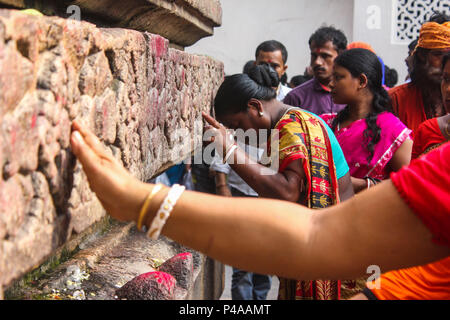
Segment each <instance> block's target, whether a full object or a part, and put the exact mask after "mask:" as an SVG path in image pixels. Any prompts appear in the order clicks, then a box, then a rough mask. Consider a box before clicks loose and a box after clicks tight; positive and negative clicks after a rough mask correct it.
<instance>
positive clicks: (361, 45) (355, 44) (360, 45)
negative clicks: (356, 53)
mask: <svg viewBox="0 0 450 320" xmlns="http://www.w3.org/2000/svg"><path fill="white" fill-rule="evenodd" d="M357 48H360V49H367V50H369V51H372V52H373V53H375V50H373V48H372V46H371V45H370V44H368V43H365V42H352V43H350V44H349V45H348V46H347V49H348V50H350V49H357Z"/></svg>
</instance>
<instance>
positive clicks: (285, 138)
mask: <svg viewBox="0 0 450 320" xmlns="http://www.w3.org/2000/svg"><path fill="white" fill-rule="evenodd" d="M278 82H279V80H278V75H277V73H276V72H275V71H274V70H273V69H272V68H271V67H270V66H268V65H259V66H254V67H253V68H252V69H251V70H250V71H249V73H248V75H247V74H237V75H233V76H230V77H226V78H225V81H224V83H223V84H222V85H221V87H220V88H219V90H218V92H217V95H216V98H215V101H214V106H215V114H216V117H217V119H218V120H219V121H220V122H221V123H223V125H222V124H220V123H219V122H217V121H216V120H215V119H213V118H211V117H209V116H208V115H204V117H205V119H206V120H207V121H208V122H209V123H210V124H211V125H212V127H210V128H209V129H212V130H214V131H215V139H214V140H215V142H216V144H217V145H216V148H217V151H218V153H219V154H220V156H221V157H222V159H223V160H224V161H227V162H229V164H230V166H231V167H232V169H233V170H234V171H235V172H236V173H237V174H239V175H240V176H241V178H242V179H243V180H245V181H246V183H247V184H248V185H249V186H251V187H252V188H253V189H254V190H255V191H256V192H257V193H258V194H259V195H260V197H265V198H274V199H281V200H288V201H292V202H296V203H300V204H303V205H306V206H308V207H309V208H325V207H328V206H331V205H334V204H337V203H339V202H340V200H346V199H348V198H349V197H351V196H352V195H353V190H352V186H351V181H350V177H349V175H348V166H347V164H346V162H345V159H344V157H343V154H342V151H341V149H340V147H339V144H338V142H337V140H336V138H335V137H334V134H333V133H332V132H331V130H330V129H329V127H327V126H326V125H325V123H324V122H323V121H322V120H321V119H320V118H319V117H318V116H316V115H313V114H312V113H309V112H306V111H303V110H301V109H299V108H292V107H290V106H287V105H284V104H283V103H282V102H279V101H278V100H277V99H276V92H275V90H274V89H273V88H277V86H278ZM227 128H229V129H243V130H244V131H247V130H256V131H258V130H266V131H269V130H275V131H274V132H276V134H278V135H279V136H278V138H277V139H274V138H273V136H272V137H271V139H270V140H269V142H268V145H269V147H268V150H270V153H271V156H272V157H273V155H274V153H275V152H276V151H278V156H279V161H278V163H277V164H279V169H278V170H277V171H274V172H272V173H271V174H261V173H262V172H263V170H264V169H267V168H266V167H264V166H262V165H261V164H258V163H256V162H254V161H252V160H250V159H249V158H248V156H247V154H246V153H245V152H244V151H243V150H242V149H239V148H238V147H237V145H236V144H235V143H234V140H233V138H232V137H230V135H229V134H228V133H227ZM264 142H266V141H264ZM271 143H276V145H273V144H272V145H271ZM280 280H281V281H280V298H282V299H296V298H297V299H303V298H307V299H338V298H339V293H340V283H339V282H338V281H333V282H331V281H313V282H311V281H298V282H297V281H291V280H283V279H280Z"/></svg>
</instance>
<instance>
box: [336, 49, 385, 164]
mask: <svg viewBox="0 0 450 320" xmlns="http://www.w3.org/2000/svg"><path fill="white" fill-rule="evenodd" d="M334 63H335V64H336V65H339V66H341V67H343V68H345V69H347V70H348V71H349V72H350V73H351V75H352V76H353V77H355V78H357V77H359V76H360V75H361V74H364V75H366V77H367V79H368V88H369V90H370V91H371V92H372V94H373V100H372V108H371V110H370V112H369V114H368V115H367V117H366V118H365V120H366V124H367V129H366V130H365V131H364V140H365V141H364V142H365V145H366V146H367V150H368V151H369V157H368V158H367V161H368V162H370V161H371V160H372V158H373V156H374V151H375V146H376V145H377V143H378V142H380V139H381V128H380V127H379V126H378V124H377V120H378V116H379V115H380V114H381V113H383V112H386V111H388V112H392V106H391V99H390V97H389V95H388V93H387V91H386V90H385V89H384V87H383V86H382V79H383V72H382V66H381V63H380V61H379V59H378V57H377V56H376V55H375V54H374V53H373V52H371V51H369V50H366V49H351V50H347V51H345V52H344V53H342V54H341V55H339V56H338V57H337V58H336V60H335V62H334ZM349 116H350V109H349V107H348V106H347V107H346V108H345V109H343V110H342V111H341V112H339V113H338V115H337V117H336V118H335V119H334V120H333V123H332V129H333V131H336V129H337V126H338V124H339V123H342V122H344V121H345V120H347V119H348V118H349Z"/></svg>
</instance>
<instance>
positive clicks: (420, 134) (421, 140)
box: [411, 118, 446, 159]
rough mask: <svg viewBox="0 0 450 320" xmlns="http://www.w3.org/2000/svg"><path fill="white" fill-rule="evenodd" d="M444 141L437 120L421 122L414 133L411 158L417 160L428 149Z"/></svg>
mask: <svg viewBox="0 0 450 320" xmlns="http://www.w3.org/2000/svg"><path fill="white" fill-rule="evenodd" d="M444 141H446V139H445V137H444V136H443V135H442V133H441V129H440V128H439V124H438V121H437V118H434V119H430V120H427V121H425V122H423V123H422V124H421V125H420V126H419V128H418V129H417V131H416V134H415V137H414V145H413V149H412V154H411V158H412V159H417V158H418V157H420V156H421V155H422V154H423V153H424V152H425V151H426V150H427V149H428V148H430V147H432V146H434V145H437V144H439V143H442V142H444Z"/></svg>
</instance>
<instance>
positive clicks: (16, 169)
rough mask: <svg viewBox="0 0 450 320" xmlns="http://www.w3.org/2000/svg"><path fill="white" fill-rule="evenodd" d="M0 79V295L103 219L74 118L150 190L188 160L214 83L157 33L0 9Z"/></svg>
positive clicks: (206, 64)
mask: <svg viewBox="0 0 450 320" xmlns="http://www.w3.org/2000/svg"><path fill="white" fill-rule="evenodd" d="M115 3H117V2H115ZM0 71H1V72H0V121H1V122H0V173H1V175H0V286H3V288H5V286H6V287H7V286H8V285H9V284H10V283H11V282H12V280H14V279H17V278H18V277H20V276H22V275H23V274H24V273H25V272H27V271H29V270H31V269H32V268H33V267H35V266H36V265H37V264H39V263H41V262H43V260H44V259H45V258H46V257H48V255H50V254H51V253H52V252H54V250H55V249H56V248H58V247H60V246H61V245H63V244H64V243H65V242H66V241H68V240H69V239H71V237H72V236H73V235H75V234H80V233H82V232H83V231H84V230H86V229H87V228H89V227H90V226H92V225H93V224H94V223H96V222H98V221H100V220H101V219H102V218H103V217H104V216H105V215H106V213H105V212H104V210H103V209H102V207H101V205H100V203H99V201H98V200H97V198H96V197H95V195H94V194H93V193H92V192H91V191H90V189H89V184H88V182H87V179H86V177H85V175H84V173H83V172H82V170H81V167H80V165H79V163H78V162H76V159H75V158H74V156H73V155H72V153H71V151H70V127H71V122H72V121H73V120H74V119H78V120H79V121H81V122H82V123H84V124H86V125H87V126H88V127H89V128H90V129H91V130H93V131H94V132H95V133H96V134H97V135H98V136H99V138H100V139H101V140H102V141H103V143H104V144H105V146H107V147H108V148H109V150H111V153H112V154H114V156H115V157H117V158H118V159H119V160H120V161H121V162H122V163H123V164H124V166H125V167H126V168H127V169H128V170H130V172H131V173H132V174H133V175H135V176H136V177H137V178H138V179H141V180H149V179H151V178H152V177H153V176H155V175H156V174H157V173H159V171H160V170H162V169H163V168H164V169H165V168H167V167H168V166H170V165H171V164H174V163H177V162H179V161H181V160H184V159H185V158H187V157H188V156H189V155H190V153H191V152H192V151H193V146H194V141H196V142H198V141H199V137H200V134H201V123H202V120H201V112H202V111H209V108H210V107H211V101H212V97H213V96H214V95H215V91H216V90H217V89H218V87H219V85H220V83H221V82H222V79H223V65H222V64H221V63H219V62H216V61H214V60H213V59H211V58H208V57H199V56H194V55H190V54H187V53H185V52H182V51H178V50H175V49H171V48H169V42H168V40H166V39H164V38H162V37H160V36H158V35H153V34H149V33H141V32H138V31H135V30H125V29H117V28H115V29H106V28H97V27H96V26H95V25H93V24H91V23H86V22H77V21H73V20H70V21H69V20H65V19H62V18H57V17H36V16H29V15H25V14H23V13H20V12H18V11H15V10H0ZM198 127H200V130H199V128H198ZM180 132H181V134H180Z"/></svg>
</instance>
